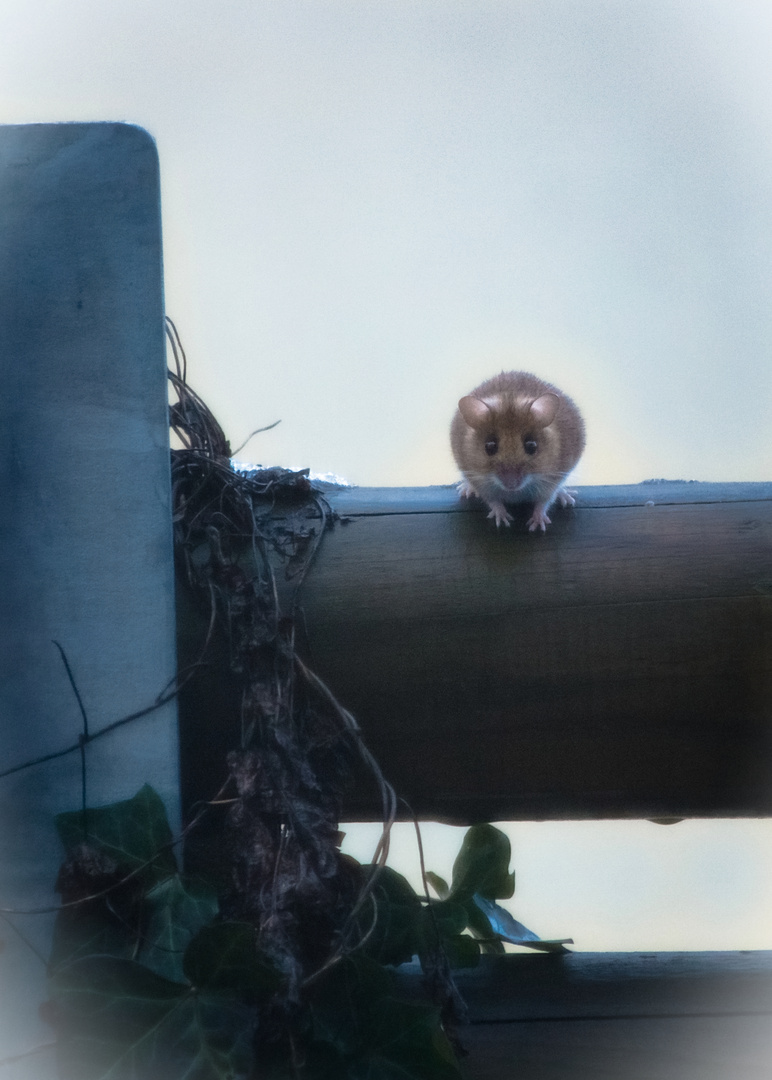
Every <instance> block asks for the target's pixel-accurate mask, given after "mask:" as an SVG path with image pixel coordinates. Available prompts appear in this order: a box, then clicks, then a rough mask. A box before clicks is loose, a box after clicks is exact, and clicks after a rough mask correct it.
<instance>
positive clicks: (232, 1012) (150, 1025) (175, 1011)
mask: <svg viewBox="0 0 772 1080" xmlns="http://www.w3.org/2000/svg"><path fill="white" fill-rule="evenodd" d="M51 991H52V997H53V1006H54V1007H53V1010H52V1016H53V1023H54V1025H55V1027H56V1029H57V1035H58V1046H57V1056H58V1065H59V1075H60V1077H61V1080H246V1077H247V1076H248V1075H249V1072H250V1069H251V1066H252V1051H251V1046H250V1040H251V1035H252V1027H253V1020H252V1014H251V1011H250V1010H249V1009H248V1008H247V1007H246V1006H244V1005H243V1004H241V1003H240V1002H237V1001H235V1000H233V999H232V998H228V997H225V996H218V995H214V994H207V993H203V992H200V991H197V990H195V989H193V988H191V987H187V986H180V985H179V984H178V983H174V982H171V981H170V980H168V979H163V978H161V977H160V976H159V975H156V974H154V973H153V972H152V971H149V970H148V969H147V968H146V967H144V966H143V965H142V964H139V963H136V962H135V961H132V960H120V959H114V958H112V957H103V956H92V957H86V958H84V959H82V960H77V961H75V962H74V963H72V964H69V965H67V966H66V967H63V968H60V969H59V970H58V971H57V972H56V974H55V975H54V976H53V978H52V979H51Z"/></svg>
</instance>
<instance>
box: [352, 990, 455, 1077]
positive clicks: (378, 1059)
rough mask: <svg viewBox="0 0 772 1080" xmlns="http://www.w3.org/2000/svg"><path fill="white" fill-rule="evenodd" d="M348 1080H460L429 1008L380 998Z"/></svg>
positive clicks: (436, 1013) (434, 1013) (436, 1016)
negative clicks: (363, 1047)
mask: <svg viewBox="0 0 772 1080" xmlns="http://www.w3.org/2000/svg"><path fill="white" fill-rule="evenodd" d="M363 1042H364V1046H365V1047H366V1049H364V1050H363V1051H362V1052H361V1054H360V1055H359V1059H358V1060H355V1061H354V1062H353V1063H352V1066H351V1067H350V1068H349V1072H348V1076H349V1077H350V1080H461V1077H462V1073H461V1071H460V1069H459V1066H458V1062H457V1061H456V1056H455V1054H454V1053H453V1049H452V1047H451V1045H450V1043H449V1042H448V1038H447V1036H446V1035H445V1032H444V1031H443V1030H442V1027H441V1026H440V1018H439V1010H438V1009H435V1008H433V1007H432V1006H429V1005H420V1004H417V1003H415V1002H408V1001H400V1000H399V999H398V998H384V999H383V1000H382V1001H380V1002H379V1003H378V1008H377V1009H376V1010H374V1014H373V1016H372V1018H371V1022H370V1024H369V1025H368V1026H367V1027H366V1029H365V1032H364V1039H363Z"/></svg>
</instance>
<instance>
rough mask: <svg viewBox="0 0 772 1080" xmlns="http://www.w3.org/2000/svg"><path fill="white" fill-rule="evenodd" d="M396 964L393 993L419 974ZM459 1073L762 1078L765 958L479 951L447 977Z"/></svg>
mask: <svg viewBox="0 0 772 1080" xmlns="http://www.w3.org/2000/svg"><path fill="white" fill-rule="evenodd" d="M411 967H412V966H409V967H407V966H406V967H404V968H402V969H400V971H399V973H398V976H397V978H398V983H399V989H400V992H402V993H405V994H407V995H414V994H418V993H419V992H420V989H419V988H420V979H421V976H420V972H419V971H418V970H417V968H413V969H412V970H411ZM456 981H457V983H458V986H459V988H460V990H461V993H462V995H463V997H464V999H465V1001H466V1002H467V1005H468V1007H469V1019H470V1021H471V1022H470V1024H469V1025H466V1026H463V1027H461V1028H460V1031H459V1034H460V1036H461V1040H462V1042H463V1044H464V1046H465V1048H466V1050H467V1051H468V1057H466V1058H465V1059H464V1067H465V1073H466V1076H467V1077H468V1078H469V1080H510V1078H512V1077H516V1078H517V1080H730V1078H731V1080H767V1077H769V1075H770V1061H771V1060H772V1027H770V1020H771V1019H772V954H770V953H769V952H753V953H737V952H735V953H731V952H717V953H644V954H637V953H572V954H568V955H564V956H546V955H541V956H536V955H519V956H518V955H510V956H505V957H483V958H482V960H481V963H480V966H479V967H477V968H474V969H471V970H467V971H459V972H457V973H456Z"/></svg>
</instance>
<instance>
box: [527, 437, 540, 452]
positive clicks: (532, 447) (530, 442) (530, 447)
mask: <svg viewBox="0 0 772 1080" xmlns="http://www.w3.org/2000/svg"><path fill="white" fill-rule="evenodd" d="M523 449H524V450H525V452H526V454H535V453H536V451H537V450H538V449H539V444H538V443H537V442H536V439H530V438H528V439H523Z"/></svg>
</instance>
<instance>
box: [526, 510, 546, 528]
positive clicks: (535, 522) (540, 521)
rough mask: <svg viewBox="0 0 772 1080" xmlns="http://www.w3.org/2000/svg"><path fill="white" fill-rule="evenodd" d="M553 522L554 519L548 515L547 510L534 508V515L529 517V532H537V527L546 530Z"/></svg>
mask: <svg viewBox="0 0 772 1080" xmlns="http://www.w3.org/2000/svg"><path fill="white" fill-rule="evenodd" d="M551 524H552V521H551V519H550V518H548V517H547V514H546V511H544V510H538V509H534V512H533V516H532V517H530V518H529V519H528V532H536V531H537V529H541V531H542V532H546V531H547V526H548V525H551Z"/></svg>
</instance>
